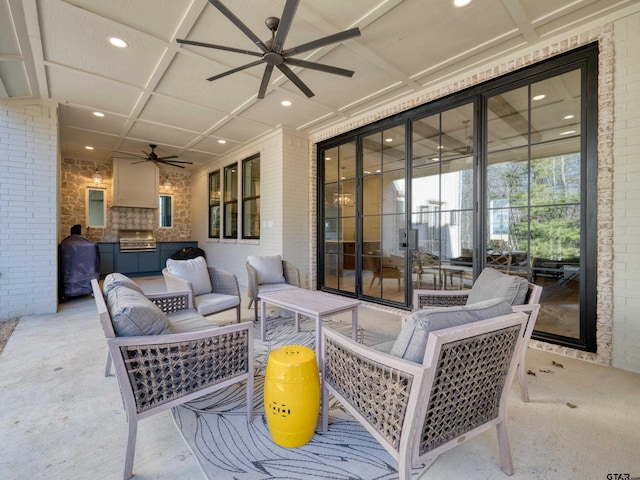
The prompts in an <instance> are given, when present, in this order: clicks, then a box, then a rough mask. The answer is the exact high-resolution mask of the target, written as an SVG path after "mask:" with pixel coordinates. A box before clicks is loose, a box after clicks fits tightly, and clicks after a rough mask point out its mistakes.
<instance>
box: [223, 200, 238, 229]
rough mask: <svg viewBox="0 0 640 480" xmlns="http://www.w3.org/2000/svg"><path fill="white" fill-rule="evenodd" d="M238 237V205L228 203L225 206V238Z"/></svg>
mask: <svg viewBox="0 0 640 480" xmlns="http://www.w3.org/2000/svg"><path fill="white" fill-rule="evenodd" d="M237 236H238V204H237V203H228V204H225V206H224V237H225V238H236V237H237Z"/></svg>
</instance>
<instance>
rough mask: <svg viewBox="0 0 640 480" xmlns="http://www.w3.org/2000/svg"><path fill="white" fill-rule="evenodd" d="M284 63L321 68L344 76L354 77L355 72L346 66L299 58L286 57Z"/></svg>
mask: <svg viewBox="0 0 640 480" xmlns="http://www.w3.org/2000/svg"><path fill="white" fill-rule="evenodd" d="M284 63H287V64H289V65H293V66H295V67H302V68H310V69H311V70H320V71H321V72H327V73H333V74H335V75H342V76H343V77H353V74H354V73H355V72H354V71H353V70H345V69H344V68H339V67H332V66H331V65H325V64H323V63H317V62H307V61H306V60H298V59H297V58H285V59H284Z"/></svg>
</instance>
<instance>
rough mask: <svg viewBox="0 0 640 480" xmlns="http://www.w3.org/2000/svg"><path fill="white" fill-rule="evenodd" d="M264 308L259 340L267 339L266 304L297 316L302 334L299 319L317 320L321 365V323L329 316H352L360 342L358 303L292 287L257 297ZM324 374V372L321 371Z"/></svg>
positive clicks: (357, 301) (318, 350) (353, 328)
mask: <svg viewBox="0 0 640 480" xmlns="http://www.w3.org/2000/svg"><path fill="white" fill-rule="evenodd" d="M258 296H259V297H260V301H261V304H262V315H261V316H260V340H262V341H264V340H265V339H266V337H267V327H266V322H265V320H266V317H267V304H269V305H274V306H277V307H281V308H284V309H285V310H290V311H292V312H293V313H294V314H295V322H296V331H297V332H299V331H300V315H306V316H308V317H311V318H315V320H316V358H317V359H318V365H320V359H321V358H322V356H321V353H322V352H321V351H320V350H321V348H322V319H323V318H325V317H328V316H329V315H335V314H338V313H344V312H349V311H350V312H351V338H353V340H357V333H358V306H359V305H360V303H361V302H360V301H359V300H352V299H349V298H344V297H339V296H337V295H330V294H328V293H323V292H318V291H313V290H305V289H304V288H296V287H292V288H289V289H286V290H278V291H275V292H265V293H260V294H259V295H258ZM321 371H322V369H321Z"/></svg>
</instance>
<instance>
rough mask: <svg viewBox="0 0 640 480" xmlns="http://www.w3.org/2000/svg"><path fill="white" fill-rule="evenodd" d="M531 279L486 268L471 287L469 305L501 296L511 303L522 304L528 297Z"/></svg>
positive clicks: (503, 299)
mask: <svg viewBox="0 0 640 480" xmlns="http://www.w3.org/2000/svg"><path fill="white" fill-rule="evenodd" d="M528 289H529V281H528V280H527V279H526V278H523V277H519V276H516V275H506V274H504V273H502V272H499V271H498V270H495V269H493V268H485V269H484V270H482V273H480V275H479V276H478V278H477V279H476V281H475V282H474V284H473V287H471V291H470V292H469V296H468V297H467V305H471V304H473V303H478V302H482V301H484V300H487V299H488V298H499V299H501V300H502V301H503V302H506V303H508V304H509V305H522V304H523V303H524V302H525V300H526V298H527V290H528Z"/></svg>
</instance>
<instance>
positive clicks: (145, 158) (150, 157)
mask: <svg viewBox="0 0 640 480" xmlns="http://www.w3.org/2000/svg"><path fill="white" fill-rule="evenodd" d="M149 147H151V152H148V153H147V152H145V151H144V150H143V151H142V153H144V155H139V154H136V153H129V152H118V151H116V153H119V154H121V155H129V157H113V158H142V160H140V161H139V162H134V164H136V163H142V162H153V163H155V164H156V165H157V164H159V163H163V164H165V165H171V166H173V167H178V168H184V167H183V166H182V165H178V164H179V163H186V164H189V165H193V162H183V161H180V160H172V159H173V158H178V156H177V155H167V156H166V157H159V156H158V154H157V153H156V152H155V150H156V147H157V145H154V144H149Z"/></svg>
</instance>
